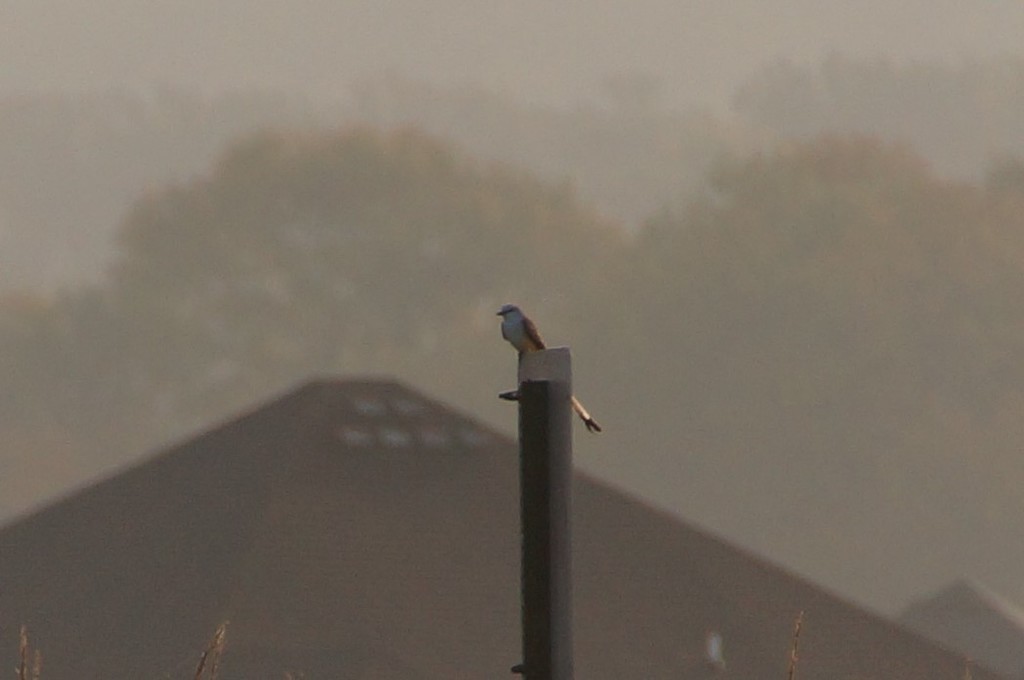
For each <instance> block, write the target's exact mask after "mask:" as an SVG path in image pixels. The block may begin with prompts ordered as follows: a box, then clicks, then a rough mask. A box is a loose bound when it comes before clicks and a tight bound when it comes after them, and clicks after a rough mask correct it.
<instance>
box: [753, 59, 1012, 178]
mask: <svg viewBox="0 0 1024 680" xmlns="http://www.w3.org/2000/svg"><path fill="white" fill-rule="evenodd" d="M734 107H735V109H736V111H737V112H738V113H740V114H741V115H742V116H743V117H745V118H746V119H748V120H749V121H751V122H753V123H760V124H762V125H764V126H765V127H767V128H768V129H770V130H773V131H775V132H777V133H778V134H780V135H781V136H783V137H786V138H802V139H809V138H812V137H815V136H817V135H820V134H822V133H825V132H839V133H845V134H850V133H859V134H870V135H876V136H879V137H883V138H885V139H897V140H901V141H903V142H906V143H908V144H911V145H913V146H914V148H915V149H917V151H918V152H919V153H921V154H923V155H924V156H925V157H926V158H928V159H929V160H930V161H931V162H932V163H934V165H935V167H936V169H937V170H939V171H940V172H941V173H943V174H946V175H950V176H958V177H970V178H975V179H977V178H980V177H982V176H983V175H984V173H985V171H986V169H987V167H988V165H989V163H990V162H991V160H992V158H993V157H998V156H1002V155H1004V154H1010V155H1013V154H1016V155H1020V154H1022V153H1024V115H1022V114H1021V112H1022V111H1024V59H1014V58H1002V59H991V60H986V61H969V62H965V63H961V64H957V65H953V64H944V63H937V62H911V63H907V64H897V63H894V62H893V61H891V60H888V59H882V58H879V59H854V58H850V57H845V56H842V55H840V54H833V55H832V56H830V57H829V58H827V59H825V60H824V61H823V62H822V63H821V64H820V65H818V66H816V67H815V66H801V65H797V64H793V63H790V62H786V61H780V62H777V63H775V64H772V65H770V66H768V67H766V68H765V69H764V70H763V71H762V72H760V73H757V74H755V75H754V76H752V77H751V78H750V79H749V80H748V81H747V82H746V83H745V84H744V85H742V86H741V87H740V88H739V90H738V91H737V93H736V96H735V98H734Z"/></svg>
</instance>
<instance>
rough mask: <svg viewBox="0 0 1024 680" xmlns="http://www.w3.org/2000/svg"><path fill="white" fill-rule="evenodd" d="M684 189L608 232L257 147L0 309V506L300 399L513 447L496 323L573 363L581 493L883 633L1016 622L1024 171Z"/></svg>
mask: <svg viewBox="0 0 1024 680" xmlns="http://www.w3.org/2000/svg"><path fill="white" fill-rule="evenodd" d="M706 187H707V188H706V190H705V191H703V192H701V193H699V194H697V195H695V196H692V197H691V199H690V200H689V201H685V202H683V201H681V205H682V207H680V208H679V209H676V210H664V211H662V212H661V213H659V214H658V215H657V216H655V217H653V218H651V219H650V220H649V221H647V222H646V223H645V225H644V226H643V227H642V228H641V229H639V230H638V231H633V232H631V231H627V230H624V229H623V228H622V226H621V224H619V223H618V222H616V221H612V220H609V219H608V218H605V217H603V216H602V215H601V213H600V212H598V211H597V210H595V209H594V208H593V207H591V205H590V204H589V203H588V202H586V201H583V200H581V199H580V197H579V196H578V195H577V194H576V193H575V192H574V191H573V190H572V188H571V187H570V186H568V185H566V184H565V183H552V182H546V181H543V180H540V179H537V178H536V177H535V176H533V175H531V174H529V173H526V172H524V171H520V170H517V169H514V168H512V167H510V166H507V165H503V164H499V163H493V162H487V161H480V160H474V159H473V158H472V157H471V156H470V155H468V154H466V153H464V152H463V151H460V150H459V149H458V148H456V147H453V146H451V145H450V144H447V143H445V142H442V141H439V140H438V139H436V138H434V137H430V136H427V135H425V134H423V133H421V132H417V131H415V130H412V129H406V130H398V131H391V132H384V131H380V130H378V129H376V128H371V127H354V128H345V129H342V130H338V131H333V132H305V133H298V132H293V133H287V132H265V133H260V134H255V135H251V136H249V137H247V138H245V139H243V140H241V141H239V142H237V143H236V144H234V145H232V146H231V147H230V149H228V150H227V152H226V153H224V154H223V155H222V156H221V157H220V159H219V160H218V161H217V162H216V163H215V164H214V165H213V166H212V168H211V169H210V170H209V171H208V172H207V174H205V175H202V176H197V177H193V178H192V179H190V180H188V181H182V182H179V183H176V184H174V185H171V186H169V187H165V188H164V189H162V190H159V191H151V192H149V193H148V194H146V195H145V196H144V197H143V198H142V199H140V200H139V201H137V202H136V203H135V205H134V207H133V208H132V210H131V211H130V212H129V214H128V215H127V217H126V218H125V220H124V221H123V223H122V225H121V227H120V228H119V230H118V241H117V253H118V255H117V258H116V259H115V260H114V262H113V263H112V265H111V267H110V269H109V271H108V273H107V275H106V276H105V277H104V278H103V279H102V280H101V281H100V282H98V283H96V284H94V285H90V286H82V287H79V288H77V289H74V290H66V291H65V292H62V293H60V294H56V295H52V296H38V297H34V296H31V295H20V296H8V297H7V298H5V299H4V301H3V305H2V309H0V375H2V380H3V381H4V384H5V386H6V389H5V390H4V394H3V397H2V399H0V428H2V431H3V432H4V433H5V442H6V446H5V449H4V452H3V458H0V465H2V466H3V468H4V473H5V474H3V475H0V484H2V485H3V488H2V492H0V498H3V500H4V501H5V502H7V503H9V504H11V505H12V506H13V505H17V504H21V505H22V506H23V504H24V503H27V502H29V501H30V500H33V499H38V498H39V497H40V492H41V490H42V489H43V488H47V487H48V485H50V484H52V483H53V481H54V480H58V481H59V482H61V483H70V482H71V481H78V480H81V479H82V477H83V476H85V475H88V474H94V472H95V470H97V469H98V468H100V467H103V466H110V465H116V464H121V463H123V462H125V461H127V460H129V459H131V458H132V457H134V456H137V455H139V454H140V453H141V452H143V451H144V450H147V449H149V448H151V447H153V446H154V445H156V444H157V443H160V442H167V441H169V440H171V439H174V438H177V437H183V436H186V435H187V434H188V433H190V432H192V431H194V430H195V429H197V428H204V427H209V426H210V425H211V423H216V422H217V421H218V419H220V418H224V417H227V416H228V415H230V414H231V413H233V412H236V411H237V410H238V409H241V408H244V407H246V406H248V405H251V404H254V403H256V402H258V401H261V400H264V399H266V398H268V396H269V395H270V394H271V393H273V392H274V391H277V390H283V389H286V388H288V387H290V386H292V385H294V384H296V383H297V382H298V381H301V380H303V379H306V378H308V377H310V376H311V375H315V374H321V373H324V372H330V373H338V374H360V375H365V374H367V373H371V374H382V375H388V376H395V377H397V378H399V379H401V380H404V381H406V382H409V383H411V384H413V385H414V386H417V387H420V388H422V389H424V390H426V391H427V392H428V393H429V394H432V395H437V396H439V397H441V398H443V399H445V400H447V401H449V402H451V403H453V404H454V405H456V406H458V407H460V408H464V409H467V410H468V411H469V412H471V413H474V414H480V415H481V416H482V417H484V418H485V419H487V420H489V421H490V422H493V423H496V424H498V425H499V426H500V427H502V428H504V429H505V430H511V429H512V428H511V424H512V419H513V418H514V415H513V413H512V412H510V411H509V408H508V406H507V405H503V404H500V403H499V402H498V401H497V400H496V399H495V395H496V393H497V392H498V391H500V390H502V389H505V388H507V387H509V384H508V383H509V380H512V379H513V376H514V358H513V357H512V355H511V353H510V352H509V350H508V348H507V347H505V346H504V344H503V343H502V342H501V341H500V339H499V338H498V335H497V320H496V317H495V316H494V311H495V310H496V308H497V306H498V305H500V303H502V302H505V301H516V302H519V303H522V304H523V305H524V306H525V307H526V309H528V310H529V312H530V313H531V315H532V316H534V317H535V318H536V319H537V320H538V322H539V323H541V324H542V328H543V329H544V332H545V335H546V337H547V338H548V340H549V342H551V343H552V344H561V343H566V342H570V341H571V342H572V344H573V347H574V349H575V353H576V363H577V369H576V378H577V387H578V391H579V393H580V394H581V395H584V396H585V398H586V401H587V402H588V405H589V406H590V407H591V408H592V410H593V411H594V412H595V414H596V415H597V416H598V417H599V418H600V419H601V420H602V422H603V423H604V424H605V425H606V428H607V432H606V434H604V435H602V436H600V437H593V438H586V439H585V440H583V442H581V446H580V459H581V462H583V464H584V465H586V466H587V467H588V468H590V469H592V470H596V471H599V472H601V473H602V474H606V475H608V476H611V477H613V478H616V479H619V480H621V481H622V483H624V484H628V485H630V486H631V487H633V488H636V489H640V490H642V491H643V493H644V494H645V495H646V496H648V497H650V498H653V499H655V500H657V501H658V502H661V503H663V504H665V505H666V506H668V507H670V508H672V509H674V510H676V511H679V512H681V513H683V514H684V515H685V516H687V517H689V518H690V519H692V520H696V521H698V522H700V523H702V524H705V525H708V526H710V527H712V528H714V529H716V530H719V531H722V532H724V533H725V534H726V535H729V536H731V537H733V538H734V539H737V540H740V541H742V542H744V543H745V544H747V545H750V546H752V547H755V548H757V549H758V550H760V551H762V552H763V553H765V554H767V555H770V556H772V557H773V558H775V559H777V560H779V561H781V562H783V563H786V564H789V565H791V566H794V567H796V568H798V569H800V570H801V571H803V572H805V573H808V574H810V575H812V576H813V577H814V578H816V579H817V580H819V581H821V582H823V583H826V584H829V585H831V586H832V587H835V588H838V589H840V590H841V591H843V592H846V593H849V594H855V595H857V596H858V597H859V598H862V599H867V600H868V601H869V602H871V603H872V604H875V605H876V606H880V607H885V606H890V607H891V606H892V605H893V603H894V602H898V598H899V597H901V596H905V595H906V594H907V593H909V592H914V591H915V589H917V588H919V587H920V586H921V584H922V582H925V581H929V580H931V581H934V582H935V584H936V585H938V583H939V582H940V581H942V580H945V579H946V578H949V577H952V576H953V575H956V574H959V573H963V572H966V573H971V574H973V575H975V576H978V577H981V578H985V579H987V580H988V581H990V582H992V583H993V584H994V585H996V586H997V587H999V588H1000V589H1001V590H1003V591H1005V592H1009V593H1015V594H1017V595H1018V596H1021V595H1024V582H1021V581H1020V580H1019V574H1018V573H1017V570H1016V565H1017V564H1018V563H1019V562H1020V561H1021V560H1022V559H1024V554H1021V553H1022V552H1024V546H1021V544H1020V542H1019V541H1017V540H1015V537H1016V536H1019V534H1020V532H1021V531H1022V530H1024V519H1022V518H1024V500H1022V498H1021V496H1020V494H1019V492H1018V489H1019V487H1020V485H1021V484H1024V458H1022V457H1021V456H1020V455H1019V450H1020V442H1021V441H1022V439H1021V436H1022V435H1024V431H1022V429H1024V428H1022V425H1021V423H1024V418H1022V417H1021V416H1022V412H1024V373H1022V371H1024V369H1022V366H1024V310H1022V308H1021V305H1020V304H1019V301H1020V300H1021V299H1024V210H1022V208H1024V166H1022V165H1021V164H1020V163H1019V162H1016V161H1009V160H1007V161H1005V162H1003V163H1002V164H1001V165H998V166H996V167H994V168H993V169H992V170H991V172H990V173H989V175H988V177H987V179H986V180H985V181H984V182H975V183H970V182H960V181H951V180H947V179H942V178H940V177H938V176H936V174H935V173H933V172H932V171H931V170H930V169H929V166H928V165H927V163H925V162H924V161H923V160H922V159H921V158H920V157H919V156H918V155H916V154H915V153H914V152H913V151H912V150H910V149H909V148H907V147H904V146H899V145H894V144H887V143H882V142H879V141H876V140H873V139H871V138H849V137H823V138H819V139H815V140H812V141H807V142H796V143H791V144H784V145H781V146H780V147H779V148H778V149H776V150H774V151H771V152H765V153H762V154H758V155H754V156H751V157H747V158H745V159H732V160H725V161H722V162H721V163H719V164H718V165H717V166H716V167H715V169H714V171H713V172H712V173H711V174H710V175H709V177H708V180H707V183H706ZM581 437H582V435H581ZM51 488H52V487H51Z"/></svg>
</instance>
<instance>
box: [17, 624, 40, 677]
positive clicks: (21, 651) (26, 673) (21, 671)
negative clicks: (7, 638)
mask: <svg viewBox="0 0 1024 680" xmlns="http://www.w3.org/2000/svg"><path fill="white" fill-rule="evenodd" d="M30 652H32V653H31V654H30ZM30 657H31V659H32V663H29V658H30ZM42 671H43V654H42V652H40V651H39V650H38V649H37V650H35V651H34V652H33V650H32V649H31V647H30V646H29V644H28V626H24V625H23V626H22V627H21V631H20V632H19V635H18V668H17V672H18V680H39V676H40V675H41V674H42Z"/></svg>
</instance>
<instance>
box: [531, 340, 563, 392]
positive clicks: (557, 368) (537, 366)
mask: <svg viewBox="0 0 1024 680" xmlns="http://www.w3.org/2000/svg"><path fill="white" fill-rule="evenodd" d="M534 381H538V382H539V381H546V382H556V383H564V384H565V385H568V386H569V387H570V389H571V388H572V352H570V351H569V348H568V347H552V348H550V349H542V350H539V351H537V352H527V353H526V354H523V356H522V359H521V360H520V362H519V382H520V383H524V382H534Z"/></svg>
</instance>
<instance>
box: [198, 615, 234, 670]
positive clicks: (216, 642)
mask: <svg viewBox="0 0 1024 680" xmlns="http://www.w3.org/2000/svg"><path fill="white" fill-rule="evenodd" d="M227 630H228V622H227V621H225V622H224V623H222V624H220V626H218V627H217V632H216V633H214V634H213V639H211V640H210V644H209V645H207V647H206V649H205V650H204V651H203V655H202V656H200V657H199V665H198V666H196V675H195V680H202V678H203V672H204V671H205V670H206V666H207V662H209V666H210V672H209V675H207V676H206V677H207V678H208V679H209V680H217V670H218V669H219V667H220V657H221V654H223V652H224V643H225V639H226V638H227Z"/></svg>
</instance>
